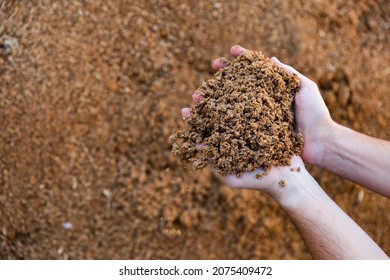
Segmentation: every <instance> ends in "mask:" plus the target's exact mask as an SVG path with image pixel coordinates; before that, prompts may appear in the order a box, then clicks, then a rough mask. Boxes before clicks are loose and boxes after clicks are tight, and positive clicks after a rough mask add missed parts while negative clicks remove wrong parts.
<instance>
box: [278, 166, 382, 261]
mask: <svg viewBox="0 0 390 280" xmlns="http://www.w3.org/2000/svg"><path fill="white" fill-rule="evenodd" d="M293 173H294V174H293V175H292V176H293V177H292V178H289V179H288V180H286V186H285V187H284V188H283V189H282V190H280V191H279V192H278V193H277V194H276V195H275V196H276V199H277V200H278V202H279V203H280V205H281V206H282V208H283V209H284V210H285V211H286V212H287V214H288V215H289V216H290V218H291V220H292V221H293V222H294V224H295V225H296V227H297V229H298V230H299V232H300V234H301V236H302V238H303V240H304V241H305V243H306V245H307V247H308V249H309V251H310V252H311V254H312V256H313V258H315V259H388V257H387V256H386V254H385V253H384V252H383V251H382V250H381V249H380V248H379V246H378V245H377V244H376V243H375V242H374V241H373V240H372V239H371V238H370V237H369V236H368V235H367V234H366V233H365V232H364V231H363V230H362V229H361V228H360V227H359V226H358V225H357V224H356V223H355V222H354V221H353V220H352V219H351V218H350V217H349V216H348V215H347V214H345V213H344V212H343V211H342V210H341V209H340V208H339V207H338V206H337V205H336V204H335V203H334V202H333V201H332V200H331V199H330V198H329V197H328V196H327V195H326V194H325V192H324V191H323V190H322V189H321V187H320V186H319V185H318V184H317V182H316V181H315V180H314V179H313V178H312V177H311V176H310V174H309V173H308V172H307V171H306V170H305V169H304V170H302V171H301V172H299V173H298V172H293Z"/></svg>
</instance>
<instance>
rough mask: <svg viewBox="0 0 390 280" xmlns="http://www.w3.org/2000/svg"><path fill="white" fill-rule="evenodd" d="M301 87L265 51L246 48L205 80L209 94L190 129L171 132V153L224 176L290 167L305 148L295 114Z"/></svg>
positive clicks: (198, 107)
mask: <svg viewBox="0 0 390 280" xmlns="http://www.w3.org/2000/svg"><path fill="white" fill-rule="evenodd" d="M299 85H300V81H299V79H298V77H297V76H296V75H290V74H287V73H286V71H285V70H284V69H282V68H280V67H279V66H277V65H275V64H274V63H273V62H272V61H271V60H270V59H268V58H267V57H265V56H264V55H263V54H262V53H261V52H253V51H246V52H245V53H243V54H242V55H241V56H239V57H238V58H237V59H236V60H234V61H233V62H232V63H231V64H230V65H229V66H227V67H225V68H223V69H220V70H219V71H218V72H217V73H216V74H215V75H214V77H213V78H212V79H210V80H208V81H207V82H205V83H203V84H202V86H201V87H200V89H199V90H200V91H201V93H202V95H203V97H204V98H203V99H202V100H201V101H200V102H199V103H197V104H195V105H194V106H192V108H191V111H192V114H191V115H190V116H189V117H187V118H186V121H187V123H188V125H189V126H188V128H187V129H185V130H181V131H179V132H177V133H175V134H174V135H172V136H171V140H172V141H173V142H174V143H173V148H172V152H173V153H174V154H175V155H176V156H178V157H179V158H180V159H181V160H182V161H184V162H190V163H192V165H193V166H194V167H195V169H201V168H203V167H205V166H206V165H207V164H211V165H212V166H214V167H215V169H216V170H217V171H218V172H219V173H220V174H221V175H229V174H236V175H240V174H241V173H242V172H246V171H253V170H255V169H257V168H264V169H265V170H266V171H267V170H268V169H269V168H270V167H271V166H273V165H289V164H290V158H291V156H292V155H293V154H297V155H300V154H301V152H302V148H303V137H302V135H301V134H299V133H297V132H296V131H295V122H294V114H293V105H294V104H293V101H294V96H295V94H296V92H297V91H298V89H299Z"/></svg>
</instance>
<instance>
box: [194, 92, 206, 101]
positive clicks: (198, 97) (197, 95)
mask: <svg viewBox="0 0 390 280" xmlns="http://www.w3.org/2000/svg"><path fill="white" fill-rule="evenodd" d="M202 99H204V96H203V94H202V92H201V91H199V90H196V91H195V92H194V93H193V94H192V101H194V103H199V102H200V101H201V100H202Z"/></svg>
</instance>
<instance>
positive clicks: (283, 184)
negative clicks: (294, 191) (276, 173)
mask: <svg viewBox="0 0 390 280" xmlns="http://www.w3.org/2000/svg"><path fill="white" fill-rule="evenodd" d="M279 186H281V187H282V188H283V187H284V186H286V183H285V182H284V181H283V180H280V181H279Z"/></svg>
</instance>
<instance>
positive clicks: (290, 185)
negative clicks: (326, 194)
mask: <svg viewBox="0 0 390 280" xmlns="http://www.w3.org/2000/svg"><path fill="white" fill-rule="evenodd" d="M279 168H280V170H278V177H277V179H276V180H274V183H273V185H272V187H271V188H270V189H269V191H268V193H269V194H270V195H271V196H272V197H273V198H274V199H275V200H276V201H277V202H278V204H279V205H280V206H281V207H282V208H284V209H288V208H296V207H300V206H301V205H304V200H305V199H307V197H308V196H310V195H311V194H312V192H313V191H315V189H316V188H320V187H319V185H318V184H317V182H316V181H315V180H314V179H313V177H312V176H311V175H310V173H309V172H308V171H307V170H306V168H305V165H304V163H303V161H302V159H301V158H300V157H297V156H294V157H293V158H292V159H291V165H290V166H286V167H279ZM281 181H282V182H283V183H282V184H280V182H281ZM313 187H314V188H313Z"/></svg>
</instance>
